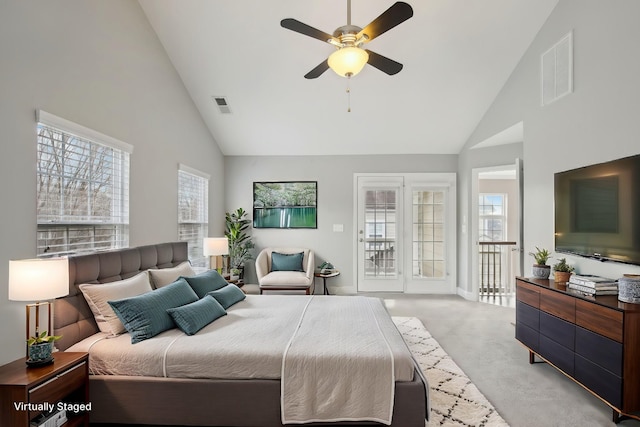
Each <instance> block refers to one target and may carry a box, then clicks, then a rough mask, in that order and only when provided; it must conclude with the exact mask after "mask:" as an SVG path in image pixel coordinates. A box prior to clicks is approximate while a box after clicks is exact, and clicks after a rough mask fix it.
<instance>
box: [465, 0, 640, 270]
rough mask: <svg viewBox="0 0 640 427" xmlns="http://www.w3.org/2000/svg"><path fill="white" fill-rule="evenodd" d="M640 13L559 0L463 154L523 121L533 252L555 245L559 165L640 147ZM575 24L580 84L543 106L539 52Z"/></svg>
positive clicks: (611, 266)
mask: <svg viewBox="0 0 640 427" xmlns="http://www.w3.org/2000/svg"><path fill="white" fill-rule="evenodd" d="M638 16H640V2H638V1H636V0H616V1H614V2H603V1H599V0H560V2H559V3H558V6H557V7H556V9H555V10H554V11H553V13H552V14H551V16H550V17H549V19H548V20H547V22H546V24H545V25H544V26H543V27H542V29H541V30H540V33H539V34H538V35H537V37H536V38H535V40H534V41H533V43H532V44H531V46H530V48H529V50H528V51H527V52H526V54H525V55H524V57H523V58H522V60H521V61H520V63H519V64H518V66H517V68H516V70H515V71H514V72H513V74H512V75H511V77H510V79H509V81H508V82H507V84H506V85H505V86H504V88H503V89H502V91H501V93H500V94H499V95H498V97H497V98H496V100H495V102H494V103H493V105H492V106H491V108H490V109H489V110H488V111H487V113H486V114H485V116H484V118H483V119H482V121H481V122H480V123H479V125H478V127H477V128H476V130H475V132H474V133H473V135H472V136H471V138H470V139H469V141H468V143H467V145H466V148H465V150H463V152H462V153H461V154H460V157H461V158H467V157H469V156H472V155H473V153H472V152H473V151H475V150H469V148H470V147H472V146H473V145H475V144H477V143H478V142H480V141H483V140H484V139H486V138H487V137H489V136H491V135H493V134H495V133H497V132H499V131H501V130H503V129H505V128H507V127H509V126H511V125H513V124H514V123H517V122H519V121H524V148H523V151H524V157H523V163H524V238H525V241H524V243H525V244H524V249H525V252H526V253H528V252H530V251H531V250H532V249H533V248H534V246H541V247H546V248H549V249H550V250H552V249H553V247H554V246H553V245H554V241H553V232H554V224H553V221H554V220H553V215H554V203H553V174H554V173H555V172H559V171H563V170H567V169H572V168H576V167H580V166H585V165H589V164H593V163H599V162H603V161H607V160H612V159H616V158H620V157H625V156H629V155H634V154H638V153H640V143H639V142H638V138H639V135H640V121H639V120H638V112H639V111H640V109H639V101H638V100H640V85H638V75H640V55H638V47H637V42H638V40H640V27H639V26H638V25H637V17H638ZM571 30H573V43H574V48H573V52H574V73H573V78H574V92H573V93H572V94H570V95H568V96H566V97H564V98H562V99H560V100H558V101H556V102H555V103H553V104H551V105H548V106H546V107H541V105H540V104H541V102H540V73H539V71H540V55H541V54H542V53H543V52H544V51H546V50H547V49H548V48H549V47H551V46H552V45H553V44H554V43H555V42H557V41H558V40H559V39H560V38H561V37H562V36H564V35H565V34H567V33H568V32H569V31H571ZM461 170H462V169H461ZM461 250H462V249H461ZM461 253H462V252H461ZM556 257H558V255H556ZM567 258H568V261H569V262H570V263H574V264H576V265H577V268H578V271H579V272H582V273H588V274H599V275H603V276H607V277H613V278H617V277H619V276H621V275H622V274H623V273H635V274H638V273H640V267H634V266H626V265H623V264H615V263H600V262H597V261H592V260H588V259H584V258H579V257H567ZM527 260H529V261H531V264H532V263H533V259H532V258H531V257H529V256H526V257H525V272H527V271H528V270H527V268H528V265H529V263H528V262H527ZM552 262H556V260H555V259H554V260H552Z"/></svg>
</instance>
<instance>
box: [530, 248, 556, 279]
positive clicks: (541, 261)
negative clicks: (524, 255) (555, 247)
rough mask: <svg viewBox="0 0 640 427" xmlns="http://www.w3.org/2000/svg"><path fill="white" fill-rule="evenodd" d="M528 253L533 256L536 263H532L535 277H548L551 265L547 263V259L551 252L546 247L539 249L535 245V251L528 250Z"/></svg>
mask: <svg viewBox="0 0 640 427" xmlns="http://www.w3.org/2000/svg"><path fill="white" fill-rule="evenodd" d="M529 255H531V256H533V258H534V259H535V260H536V263H535V264H533V269H532V274H533V277H535V278H536V279H548V278H549V274H551V267H550V266H549V265H548V264H547V261H548V260H549V258H550V257H551V253H550V252H549V251H548V250H546V249H540V248H539V247H537V246H536V251H535V252H529Z"/></svg>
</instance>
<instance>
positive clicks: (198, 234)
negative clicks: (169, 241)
mask: <svg viewBox="0 0 640 427" xmlns="http://www.w3.org/2000/svg"><path fill="white" fill-rule="evenodd" d="M208 234H209V175H207V174H205V173H202V172H200V171H198V170H195V169H192V168H190V167H188V166H185V165H180V166H179V170H178V238H179V239H180V240H186V241H187V242H189V260H190V261H191V264H192V265H193V266H196V267H206V266H208V262H207V258H206V257H205V256H204V255H203V253H202V241H203V239H204V238H205V237H207V235H208Z"/></svg>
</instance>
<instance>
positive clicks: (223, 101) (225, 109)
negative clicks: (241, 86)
mask: <svg viewBox="0 0 640 427" xmlns="http://www.w3.org/2000/svg"><path fill="white" fill-rule="evenodd" d="M211 98H212V99H213V100H214V101H215V103H216V105H217V106H218V108H219V109H220V112H221V113H222V114H231V108H229V104H228V103H227V98H225V97H224V96H212V97H211Z"/></svg>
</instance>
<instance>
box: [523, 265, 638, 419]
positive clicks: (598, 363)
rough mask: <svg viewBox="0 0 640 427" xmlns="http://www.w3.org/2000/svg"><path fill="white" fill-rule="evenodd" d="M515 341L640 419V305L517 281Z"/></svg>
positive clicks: (544, 283) (535, 281) (534, 281)
mask: <svg viewBox="0 0 640 427" xmlns="http://www.w3.org/2000/svg"><path fill="white" fill-rule="evenodd" d="M516 339H518V340H519V341H520V342H521V343H522V344H524V345H525V346H526V347H527V348H528V349H529V363H533V362H534V355H537V356H539V357H540V358H542V359H544V360H545V361H547V362H548V363H550V364H552V365H553V366H554V367H556V368H557V369H559V370H560V371H562V372H563V373H565V374H566V375H567V376H569V377H570V378H572V379H573V380H574V381H576V382H577V383H579V384H580V385H582V386H583V387H584V388H586V389H587V390H589V391H591V392H592V393H593V394H595V395H596V396H598V397H599V398H600V399H602V400H603V401H604V402H605V403H606V404H608V405H609V406H610V407H611V408H612V409H613V420H614V422H617V421H618V419H619V417H620V416H621V415H626V416H631V417H633V418H637V419H640V418H639V417H638V414H639V413H640V304H627V303H624V302H621V301H618V298H617V296H615V295H603V296H597V297H592V296H585V295H583V294H580V293H578V292H574V291H572V290H570V289H567V287H566V284H555V283H554V281H553V280H541V279H531V278H522V277H517V278H516Z"/></svg>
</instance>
